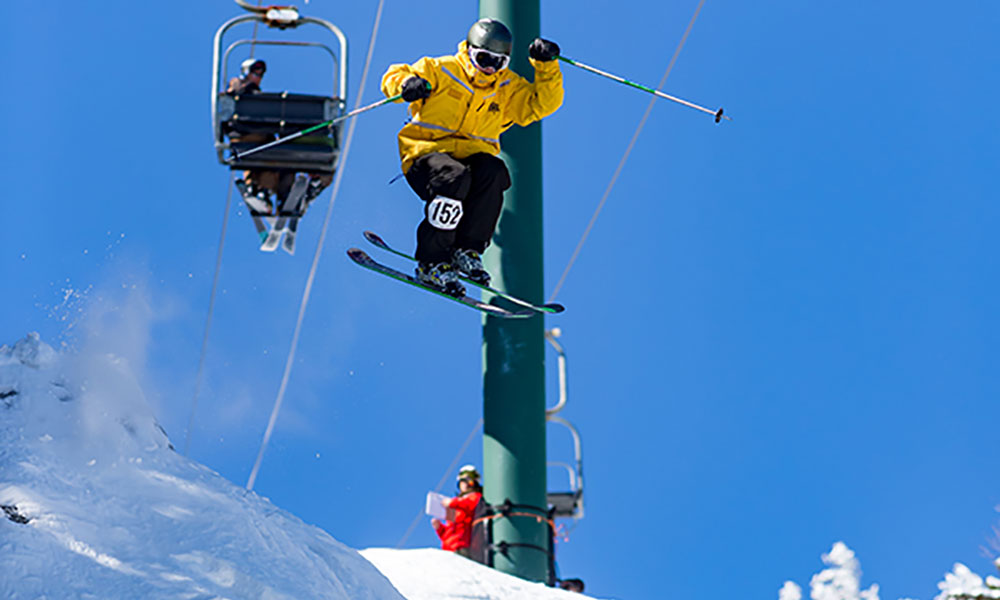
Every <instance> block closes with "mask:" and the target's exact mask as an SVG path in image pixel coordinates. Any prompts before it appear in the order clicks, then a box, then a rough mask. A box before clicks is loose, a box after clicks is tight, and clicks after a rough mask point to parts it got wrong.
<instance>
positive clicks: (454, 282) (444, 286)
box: [417, 262, 465, 298]
mask: <svg viewBox="0 0 1000 600" xmlns="http://www.w3.org/2000/svg"><path fill="white" fill-rule="evenodd" d="M417 281H419V282H420V283H422V284H424V285H426V286H430V287H432V288H434V289H437V290H441V291H442V292H444V293H445V294H448V295H449V296H454V297H455V298H461V297H462V296H464V295H465V287H464V286H463V285H462V284H461V283H460V282H459V280H458V272H457V271H455V267H453V266H452V264H451V263H446V262H442V263H437V264H431V263H427V262H422V263H420V264H418V265H417Z"/></svg>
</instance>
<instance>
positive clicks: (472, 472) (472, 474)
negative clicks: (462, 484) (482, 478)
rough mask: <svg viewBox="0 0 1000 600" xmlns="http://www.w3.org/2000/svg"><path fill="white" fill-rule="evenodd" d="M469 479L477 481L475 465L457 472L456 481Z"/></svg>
mask: <svg viewBox="0 0 1000 600" xmlns="http://www.w3.org/2000/svg"><path fill="white" fill-rule="evenodd" d="M463 479H471V480H473V481H477V482H478V481H479V471H477V470H476V466H475V465H465V466H464V467H462V468H461V469H459V470H458V480H459V481H461V480H463Z"/></svg>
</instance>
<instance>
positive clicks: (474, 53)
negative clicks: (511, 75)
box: [469, 48, 510, 73]
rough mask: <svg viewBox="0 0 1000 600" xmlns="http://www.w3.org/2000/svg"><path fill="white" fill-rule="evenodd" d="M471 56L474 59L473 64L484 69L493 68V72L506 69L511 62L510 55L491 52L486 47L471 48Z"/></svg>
mask: <svg viewBox="0 0 1000 600" xmlns="http://www.w3.org/2000/svg"><path fill="white" fill-rule="evenodd" d="M469 58H471V59H472V62H473V64H475V65H476V66H477V67H479V68H480V69H482V70H483V71H487V70H489V69H493V73H496V72H497V71H502V70H504V69H505V68H507V63H509V62H510V56H508V55H506V54H499V53H497V52H490V51H489V50H486V49H484V48H470V49H469Z"/></svg>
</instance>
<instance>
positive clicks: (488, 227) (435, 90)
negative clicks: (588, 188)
mask: <svg viewBox="0 0 1000 600" xmlns="http://www.w3.org/2000/svg"><path fill="white" fill-rule="evenodd" d="M512 44H513V36H512V35H511V33H510V30H509V29H507V27H506V26H505V25H504V24H503V23H501V22H500V21H497V20H495V19H481V20H479V21H477V22H476V23H475V24H473V26H472V28H471V29H470V30H469V34H468V37H467V39H466V40H465V41H463V42H461V43H460V44H459V45H458V52H457V53H456V54H454V55H449V56H440V57H437V58H432V57H424V58H421V59H420V60H418V61H417V62H416V63H414V64H412V65H407V64H394V65H392V66H390V67H389V69H388V71H386V73H385V75H384V76H383V77H382V92H383V93H384V94H385V95H386V96H387V97H391V96H395V95H397V94H402V99H403V100H404V101H406V102H409V103H410V107H409V108H410V116H411V119H410V120H409V121H408V122H407V124H406V125H405V126H404V127H403V129H401V130H400V132H399V153H400V157H401V159H402V168H403V173H404V174H405V176H406V181H407V182H408V183H409V184H410V187H412V188H413V190H414V191H415V192H416V193H417V195H418V196H420V198H421V200H423V201H424V202H426V206H425V210H424V219H423V221H421V223H420V225H419V226H418V228H417V250H416V258H417V261H418V265H417V269H416V276H417V280H418V281H420V282H421V283H423V284H425V285H429V286H432V287H435V288H437V289H440V290H442V291H444V292H445V293H448V294H450V295H452V296H459V297H460V296H463V295H464V294H465V288H464V287H463V286H462V284H461V283H460V281H459V278H458V275H459V274H462V275H463V276H465V277H468V278H469V279H471V280H473V281H476V282H479V283H481V284H486V285H488V284H489V281H490V275H489V273H487V272H486V269H484V268H483V262H482V259H481V257H480V254H482V252H483V251H485V250H486V247H487V246H488V245H489V243H490V238H491V237H492V236H493V231H494V229H495V228H496V225H497V221H498V220H499V218H500V211H501V209H502V207H503V193H504V190H506V189H507V188H509V187H510V185H511V180H510V174H509V172H508V171H507V166H506V165H505V164H504V162H503V160H501V159H500V158H499V157H498V156H497V155H498V154H499V153H500V134H501V133H503V132H504V131H506V130H507V129H508V128H510V127H511V126H512V125H513V124H515V123H516V124H518V125H521V126H525V125H529V124H530V123H533V122H535V121H538V120H540V119H542V118H544V117H547V116H549V115H551V114H552V113H554V112H555V111H556V109H558V108H559V106H560V105H562V101H563V86H562V73H561V72H560V70H559V63H558V61H556V60H555V59H556V57H558V56H559V51H560V50H559V46H558V45H557V44H556V43H555V42H551V41H548V40H544V39H541V38H537V39H535V40H534V41H533V42H532V43H531V45H530V46H529V48H528V55H529V57H530V62H531V65H532V66H533V67H534V69H535V77H534V82H533V83H532V82H528V81H527V80H525V79H524V78H522V77H521V76H520V75H518V74H517V73H514V72H513V71H511V70H510V69H508V68H507V66H508V63H509V62H510V53H511V46H512Z"/></svg>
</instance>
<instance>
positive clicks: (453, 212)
mask: <svg viewBox="0 0 1000 600" xmlns="http://www.w3.org/2000/svg"><path fill="white" fill-rule="evenodd" d="M427 220H428V221H430V224H431V225H433V226H434V227H437V228H438V229H444V230H446V231H450V230H452V229H454V228H456V227H458V222H459V221H461V220H462V202H461V200H455V199H454V198H445V197H444V196H438V197H436V198H434V199H433V200H431V201H430V202H428V203H427Z"/></svg>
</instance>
